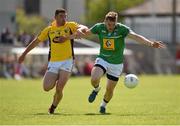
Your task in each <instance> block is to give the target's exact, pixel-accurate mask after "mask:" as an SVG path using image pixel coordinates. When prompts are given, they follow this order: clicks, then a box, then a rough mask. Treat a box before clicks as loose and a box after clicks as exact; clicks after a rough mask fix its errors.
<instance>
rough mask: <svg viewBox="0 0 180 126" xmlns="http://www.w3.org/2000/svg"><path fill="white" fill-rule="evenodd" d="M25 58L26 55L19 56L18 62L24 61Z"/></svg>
mask: <svg viewBox="0 0 180 126" xmlns="http://www.w3.org/2000/svg"><path fill="white" fill-rule="evenodd" d="M24 59H25V55H23V54H22V55H21V56H20V57H19V58H18V63H20V64H21V63H22V62H23V61H24Z"/></svg>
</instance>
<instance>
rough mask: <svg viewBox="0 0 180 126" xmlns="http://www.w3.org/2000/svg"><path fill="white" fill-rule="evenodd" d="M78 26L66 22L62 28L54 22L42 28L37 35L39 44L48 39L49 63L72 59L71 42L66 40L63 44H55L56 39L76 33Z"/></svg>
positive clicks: (74, 23)
mask: <svg viewBox="0 0 180 126" xmlns="http://www.w3.org/2000/svg"><path fill="white" fill-rule="evenodd" d="M78 26H79V24H77V23H76V22H66V23H65V24H64V26H58V27H57V25H56V22H55V21H54V22H53V23H52V24H51V25H50V26H47V27H46V28H44V29H43V30H42V31H41V33H40V34H39V35H38V37H37V38H38V39H39V40H40V41H41V42H44V41H45V40H47V39H49V58H48V59H49V61H52V62H56V61H63V60H66V59H70V58H74V51H73V40H66V41H65V42H63V43H58V42H56V41H55V40H56V38H58V37H60V36H69V35H71V34H73V33H74V32H76V30H77V28H78Z"/></svg>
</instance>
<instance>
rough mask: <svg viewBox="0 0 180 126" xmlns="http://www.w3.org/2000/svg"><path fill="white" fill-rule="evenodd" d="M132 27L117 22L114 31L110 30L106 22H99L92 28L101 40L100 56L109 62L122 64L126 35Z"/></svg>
mask: <svg viewBox="0 0 180 126" xmlns="http://www.w3.org/2000/svg"><path fill="white" fill-rule="evenodd" d="M129 31H130V29H129V28H128V27H127V26H125V25H123V24H121V23H117V24H116V26H115V28H114V31H113V32H108V30H107V28H106V26H105V24H104V23H97V24H95V25H94V26H93V27H92V28H91V32H92V33H93V34H97V35H98V37H99V41H100V53H99V55H98V57H100V58H102V59H104V60H105V61H107V62H108V63H112V64H121V63H122V62H123V52H124V48H125V37H126V36H127V35H128V34H129Z"/></svg>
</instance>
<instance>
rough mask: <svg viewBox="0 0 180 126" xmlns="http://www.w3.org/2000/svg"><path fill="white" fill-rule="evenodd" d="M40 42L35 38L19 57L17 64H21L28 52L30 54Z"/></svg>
mask: <svg viewBox="0 0 180 126" xmlns="http://www.w3.org/2000/svg"><path fill="white" fill-rule="evenodd" d="M39 42H40V40H39V39H38V38H35V39H34V40H33V41H32V42H31V43H30V44H29V45H28V46H27V47H26V49H25V50H24V52H23V53H22V54H21V55H20V57H19V58H18V62H19V63H22V62H23V61H24V59H25V57H26V55H27V54H28V52H30V51H31V50H32V49H33V48H34V47H36V46H37V45H38V43H39Z"/></svg>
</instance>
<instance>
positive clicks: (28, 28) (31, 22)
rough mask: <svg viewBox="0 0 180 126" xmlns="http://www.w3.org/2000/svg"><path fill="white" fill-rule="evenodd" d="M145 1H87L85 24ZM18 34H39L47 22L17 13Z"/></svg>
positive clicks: (23, 12) (18, 10)
mask: <svg viewBox="0 0 180 126" xmlns="http://www.w3.org/2000/svg"><path fill="white" fill-rule="evenodd" d="M144 1H145V0H86V14H85V17H84V19H85V20H84V24H86V25H89V26H92V25H93V24H95V23H97V22H102V21H103V20H104V16H105V14H106V13H107V12H108V11H110V10H113V11H116V12H121V11H124V10H126V9H128V8H130V7H133V6H136V5H139V4H141V3H142V2H144ZM16 23H17V32H18V33H22V32H26V33H29V34H37V33H38V32H39V31H40V29H43V28H44V27H45V26H46V24H47V20H45V19H44V18H42V17H41V16H38V15H26V14H25V11H24V10H23V9H17V11H16Z"/></svg>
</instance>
